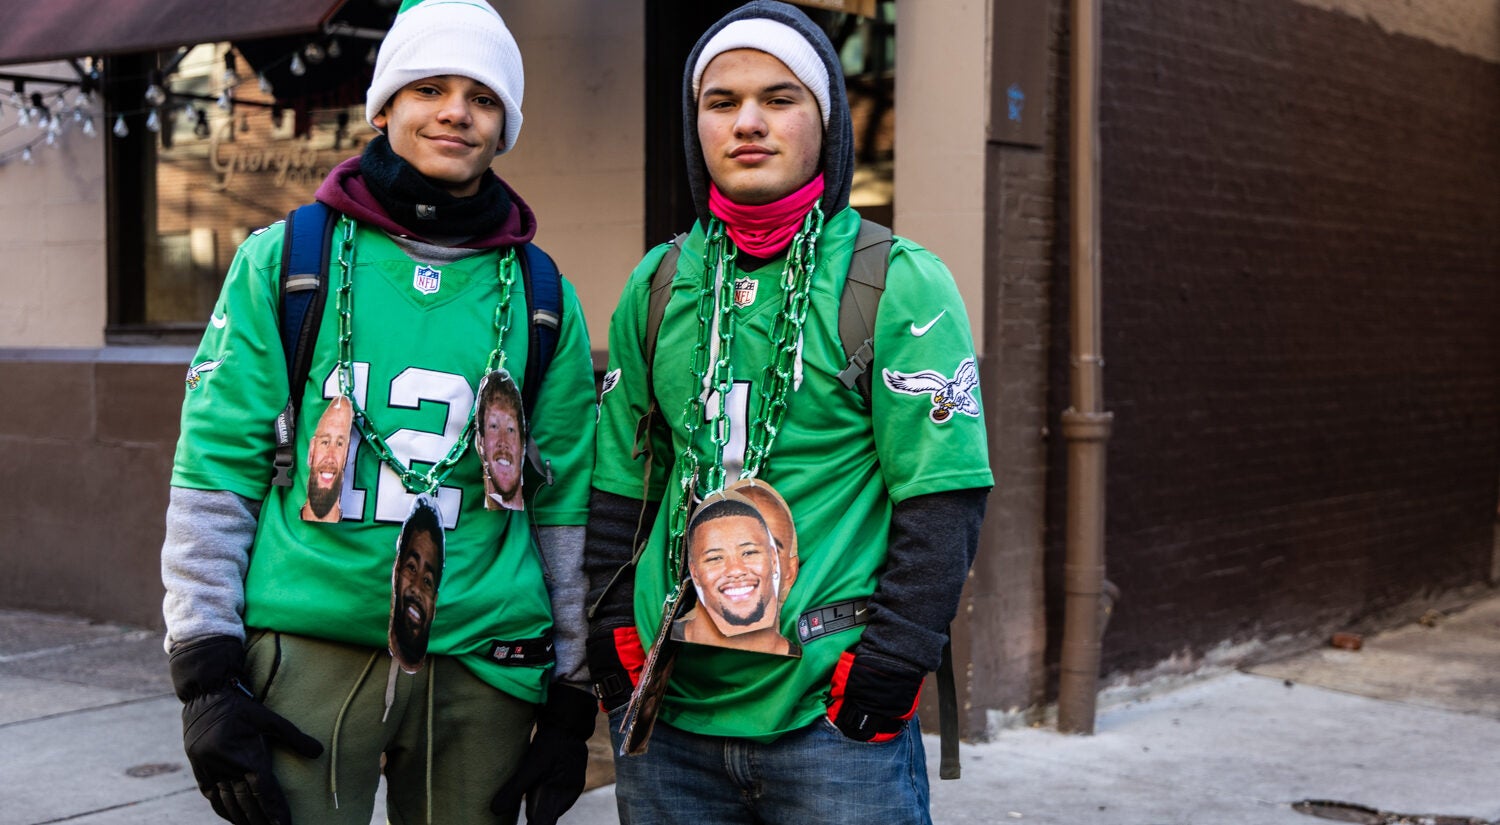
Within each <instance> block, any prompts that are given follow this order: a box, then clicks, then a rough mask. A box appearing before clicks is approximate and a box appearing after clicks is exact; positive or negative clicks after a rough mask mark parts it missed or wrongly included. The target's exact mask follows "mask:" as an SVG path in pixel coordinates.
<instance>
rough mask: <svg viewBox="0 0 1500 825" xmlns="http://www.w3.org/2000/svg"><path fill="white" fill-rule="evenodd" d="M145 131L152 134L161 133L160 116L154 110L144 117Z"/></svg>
mask: <svg viewBox="0 0 1500 825" xmlns="http://www.w3.org/2000/svg"><path fill="white" fill-rule="evenodd" d="M146 129H147V130H149V131H152V132H160V131H161V115H160V114H159V113H157V111H156V110H155V109H152V110H151V114H149V115H146Z"/></svg>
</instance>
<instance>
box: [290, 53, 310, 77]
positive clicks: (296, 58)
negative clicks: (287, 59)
mask: <svg viewBox="0 0 1500 825" xmlns="http://www.w3.org/2000/svg"><path fill="white" fill-rule="evenodd" d="M290 68H291V70H292V74H294V75H296V76H298V77H301V76H303V75H305V74H307V64H306V63H303V62H302V55H300V54H294V55H292V65H291V66H290Z"/></svg>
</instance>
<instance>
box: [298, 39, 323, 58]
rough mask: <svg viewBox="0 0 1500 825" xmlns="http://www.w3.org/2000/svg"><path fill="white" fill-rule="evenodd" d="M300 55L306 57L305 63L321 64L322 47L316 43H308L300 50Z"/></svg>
mask: <svg viewBox="0 0 1500 825" xmlns="http://www.w3.org/2000/svg"><path fill="white" fill-rule="evenodd" d="M302 53H303V54H304V55H307V62H309V63H322V62H323V47H322V46H319V45H318V44H317V43H308V44H307V45H306V46H304V47H303V48H302Z"/></svg>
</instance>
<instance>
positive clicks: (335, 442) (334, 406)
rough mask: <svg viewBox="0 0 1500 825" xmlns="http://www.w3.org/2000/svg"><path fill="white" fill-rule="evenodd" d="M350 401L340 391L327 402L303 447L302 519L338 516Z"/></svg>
mask: <svg viewBox="0 0 1500 825" xmlns="http://www.w3.org/2000/svg"><path fill="white" fill-rule="evenodd" d="M353 423H354V404H353V403H351V402H350V401H349V399H348V398H345V397H344V396H342V395H340V396H337V397H335V398H334V399H333V400H332V401H329V402H328V407H327V409H325V410H323V415H322V416H321V417H320V418H319V419H318V427H317V429H316V430H314V431H313V436H312V442H311V443H310V444H309V445H308V448H307V503H306V504H304V505H303V506H302V520H303V521H322V522H335V521H338V520H339V519H340V518H342V516H343V513H342V511H341V509H340V508H339V496H340V495H342V494H343V491H344V467H345V465H346V464H347V463H348V460H349V433H350V430H351V427H352V425H353Z"/></svg>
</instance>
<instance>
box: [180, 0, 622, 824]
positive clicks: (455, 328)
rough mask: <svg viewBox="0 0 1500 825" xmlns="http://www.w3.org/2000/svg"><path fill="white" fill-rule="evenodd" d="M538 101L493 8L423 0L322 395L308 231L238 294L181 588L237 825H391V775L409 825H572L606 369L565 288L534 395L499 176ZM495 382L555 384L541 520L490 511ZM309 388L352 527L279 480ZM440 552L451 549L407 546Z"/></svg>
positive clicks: (198, 773)
mask: <svg viewBox="0 0 1500 825" xmlns="http://www.w3.org/2000/svg"><path fill="white" fill-rule="evenodd" d="M523 89H524V76H523V73H522V67H521V55H520V52H519V50H518V49H517V47H516V43H515V40H514V39H513V38H512V37H511V34H510V32H509V31H508V30H507V28H506V26H505V23H504V22H503V21H502V20H501V19H500V16H499V15H498V14H497V13H496V12H495V10H494V9H493V8H492V7H490V6H489V5H488V4H486V3H485V2H483V0H425V2H413V1H412V0H408V2H407V3H406V4H405V5H404V6H403V7H402V8H401V10H400V12H399V14H398V15H397V17H396V19H395V22H394V24H393V25H392V27H391V30H390V32H389V33H388V35H387V36H386V38H385V40H384V42H383V43H382V45H381V48H380V53H379V56H378V58H377V61H376V64H375V70H374V79H373V81H372V83H371V85H370V89H369V93H368V98H367V102H366V113H367V117H368V120H369V122H370V123H371V125H373V126H374V127H375V128H376V129H377V130H379V131H380V132H381V133H382V134H381V135H380V136H377V137H376V138H375V139H373V140H372V141H371V142H370V143H369V144H368V146H367V147H366V148H365V150H364V152H363V153H362V154H361V155H360V156H359V157H355V158H351V159H349V160H347V161H345V162H344V163H343V164H341V165H339V166H338V167H337V168H335V169H334V170H333V171H332V173H330V174H329V176H328V178H327V180H325V181H324V182H323V184H322V186H321V187H320V188H319V189H318V192H317V199H318V201H320V202H321V203H323V204H325V205H327V206H328V207H329V208H330V209H331V210H333V212H334V213H336V215H337V218H336V220H337V222H336V224H335V225H334V228H333V234H332V243H331V247H332V248H331V249H330V250H329V252H328V261H329V266H328V274H327V277H328V279H329V289H328V297H327V299H326V302H327V306H326V309H325V310H324V311H323V312H322V314H321V322H320V326H319V327H318V328H317V330H316V334H315V335H314V337H313V339H312V340H313V342H314V343H312V344H308V345H307V346H310V347H311V365H310V368H309V369H308V380H307V381H306V383H305V384H303V385H301V386H295V387H289V386H288V383H289V381H288V378H287V377H286V375H287V372H288V369H287V364H286V359H287V357H288V353H286V352H285V351H284V347H283V345H282V343H281V341H282V338H281V329H280V327H279V321H278V302H279V300H280V298H279V296H280V290H281V285H280V278H281V275H282V267H283V264H282V255H283V248H284V246H285V243H286V242H285V240H284V233H283V231H282V228H281V227H280V226H279V225H277V226H273V227H271V228H270V229H269V230H268V231H261V232H257V233H255V234H254V235H252V237H250V238H249V239H248V240H247V241H245V243H244V244H242V245H241V247H240V249H239V252H238V254H237V255H236V257H235V260H234V263H233V264H232V265H231V268H230V271H229V273H228V277H227V278H226V280H225V283H224V287H223V291H222V293H221V295H220V297H219V301H218V304H217V305H216V307H215V309H214V318H213V320H214V323H213V325H211V326H210V327H209V329H208V330H207V332H206V334H205V336H204V339H203V342H202V344H201V346H200V348H199V350H198V354H197V356H196V358H195V361H194V364H195V365H196V367H195V370H194V371H192V372H190V377H191V379H193V380H190V381H189V382H188V390H187V393H186V399H185V401H184V404H183V413H182V435H181V440H180V441H179V443H178V449H177V457H176V461H175V465H174V469H173V475H172V485H173V488H172V494H171V504H170V507H169V509H168V512H167V536H166V542H165V545H164V547H163V549H162V577H163V581H164V583H165V585H166V590H167V595H166V600H165V603H164V613H165V618H166V624H167V639H166V644H167V648H168V651H169V653H170V666H171V672H172V679H173V684H174V686H175V688H176V692H177V695H178V696H179V698H181V699H182V700H183V702H184V709H183V728H184V744H185V748H186V750H187V755H188V759H189V761H190V762H191V763H192V767H193V773H194V775H195V777H196V778H197V780H198V786H199V788H200V790H201V791H202V792H203V794H204V796H206V797H207V798H208V800H209V802H210V804H211V805H212V807H213V809H214V811H215V813H217V814H218V815H219V816H221V817H223V818H224V819H227V820H229V821H231V822H234V823H239V824H240V825H263V824H264V823H279V824H280V825H288V823H293V822H295V823H299V825H329V824H330V823H335V824H337V823H348V825H367V823H368V822H369V821H370V819H371V816H372V814H373V804H374V797H375V793H376V787H377V783H378V781H379V779H380V776H381V774H382V772H383V773H384V777H385V779H386V783H387V804H386V811H385V814H386V818H387V819H389V821H391V822H394V823H418V822H425V823H433V822H439V823H455V822H463V823H476V822H497V823H512V822H516V821H517V818H518V816H519V809H520V808H521V806H522V803H523V802H524V803H525V806H526V811H527V821H528V822H530V823H533V825H535V824H536V823H552V822H555V821H556V820H557V818H558V817H559V816H560V815H561V814H562V813H563V812H564V811H565V810H567V808H568V807H569V806H571V805H572V803H573V801H574V800H575V799H576V798H577V796H578V794H579V793H580V791H581V790H582V788H583V783H584V771H585V768H586V764H587V747H586V744H585V743H586V740H587V739H588V737H589V735H590V733H591V732H592V730H593V726H594V716H595V712H596V711H595V709H596V703H595V700H594V697H593V696H592V694H591V692H590V691H589V683H590V679H589V677H588V674H587V668H586V665H585V663H584V661H583V659H584V656H583V643H582V641H583V636H584V633H585V630H586V626H585V619H584V617H583V605H582V598H583V590H584V580H583V573H582V566H581V564H582V544H583V532H584V527H583V525H584V523H585V520H586V516H587V497H588V479H589V473H590V468H591V467H592V464H593V445H592V438H591V435H592V431H593V427H594V424H595V405H594V402H593V387H594V382H593V369H592V364H591V360H590V355H589V342H588V335H587V331H586V330H585V328H584V316H583V313H582V311H581V310H580V307H579V303H578V298H577V295H576V294H575V293H574V291H573V288H572V286H571V285H570V284H569V283H568V282H567V281H566V280H563V281H562V282H561V284H560V290H561V294H562V298H561V302H560V307H561V319H560V322H559V328H558V332H557V343H556V350H555V354H554V355H553V357H552V359H551V361H550V365H549V366H548V367H547V369H546V371H545V373H544V374H543V375H541V376H540V378H539V379H538V380H537V381H536V383H537V386H526V385H525V383H526V382H527V380H528V379H527V378H526V377H525V376H527V375H528V373H527V371H526V366H527V359H528V358H531V357H532V355H533V353H532V347H531V345H530V344H529V343H528V337H529V335H531V333H532V330H531V326H530V325H531V319H530V316H529V313H528V311H527V305H528V300H529V298H530V296H527V295H526V294H525V291H526V290H525V288H524V287H523V284H524V283H526V281H525V277H524V276H525V273H523V272H522V270H521V265H522V264H521V259H522V258H523V257H524V256H523V245H525V244H526V243H527V242H529V241H530V240H531V238H532V237H533V236H534V235H535V233H536V229H537V224H536V217H535V216H534V215H533V213H532V211H531V209H530V208H529V207H528V206H527V205H526V203H525V202H524V201H523V200H522V199H521V197H520V196H519V195H518V194H517V193H516V192H515V191H514V190H512V189H511V188H510V187H509V186H507V185H506V184H505V183H504V182H503V181H501V180H500V178H498V177H497V176H496V175H495V173H494V172H493V171H491V169H490V164H491V162H492V161H493V160H494V159H495V157H496V156H497V155H500V154H504V153H505V152H507V151H509V150H510V149H511V148H512V147H513V146H514V145H515V143H516V139H517V137H518V136H519V134H520V131H521V122H522V118H521V100H522V94H523ZM528 271H529V270H528ZM205 364H213V369H212V370H211V371H210V370H207V369H202V367H203V365H205ZM492 382H500V383H503V384H510V383H514V384H517V385H519V386H518V387H517V389H519V392H520V394H521V395H522V396H523V397H525V396H534V398H532V399H531V400H532V401H533V402H534V404H533V406H531V409H532V411H533V412H532V416H531V417H532V418H533V419H534V420H530V421H525V422H523V427H525V429H526V431H527V432H528V434H529V436H530V439H531V441H532V442H534V446H535V448H536V451H537V452H539V454H540V456H541V458H542V460H543V462H545V463H546V464H550V468H551V474H550V478H543V477H542V476H541V475H540V474H538V473H536V472H534V471H529V472H528V474H527V475H526V476H525V477H524V479H523V482H522V486H523V488H524V496H523V498H522V501H521V504H520V506H519V509H514V508H491V507H487V506H486V501H487V500H488V499H489V497H488V496H486V494H485V492H486V483H485V482H486V476H485V473H486V472H487V471H486V470H485V464H484V462H483V460H482V456H481V455H480V454H479V451H478V449H476V447H475V445H474V433H475V431H476V429H477V426H478V424H477V422H476V421H475V411H476V408H477V406H478V405H477V404H476V398H477V397H478V396H479V394H480V393H482V392H483V391H484V387H485V386H486V385H487V384H489V383H492ZM293 396H295V398H296V400H300V402H301V403H300V412H299V413H298V415H297V416H296V418H295V421H294V423H295V425H296V426H295V434H296V437H295V444H294V445H293V453H292V454H294V455H301V454H305V452H306V450H307V448H308V440H309V439H310V437H311V436H312V434H313V433H314V432H315V429H316V427H315V425H316V423H317V421H318V420H319V418H320V416H321V414H322V412H323V411H324V410H325V409H326V408H328V407H329V406H331V405H338V406H341V407H342V406H343V405H352V407H353V410H354V415H353V422H352V425H350V429H351V432H350V433H349V434H348V435H349V438H348V443H349V445H350V446H349V448H348V456H347V460H346V462H345V471H344V478H343V484H342V491H341V493H340V497H339V507H338V510H339V513H340V518H338V519H336V520H334V521H332V522H331V523H329V522H318V521H313V520H305V519H304V518H303V517H302V515H301V513H302V510H303V505H304V503H305V501H306V499H307V490H308V489H309V481H310V479H309V478H305V477H302V478H299V477H296V476H295V475H294V476H293V477H292V478H291V480H290V482H289V484H288V485H282V484H273V482H272V476H273V472H272V466H273V454H274V453H275V452H276V448H277V443H276V441H277V439H276V435H277V434H276V432H274V430H275V429H276V428H275V427H273V422H275V421H276V420H277V416H278V413H280V412H282V410H283V409H284V408H285V409H292V406H291V405H290V404H289V400H288V399H289V398H293ZM580 433H582V434H583V435H584V437H583V438H580V437H579V435H580ZM306 474H307V473H303V475H306ZM417 535H420V536H421V537H422V539H423V547H424V548H425V550H424V553H423V554H421V555H418V554H411V553H407V554H400V555H398V552H397V548H398V547H402V546H404V545H405V544H407V543H409V542H407V541H406V539H407V538H408V536H417ZM414 594H415V595H414ZM433 594H435V597H434V595H433ZM411 627H420V628H422V632H421V633H419V634H413V633H409V632H401V631H402V630H403V629H404V628H411ZM382 766H383V767H382Z"/></svg>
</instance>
